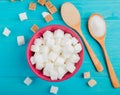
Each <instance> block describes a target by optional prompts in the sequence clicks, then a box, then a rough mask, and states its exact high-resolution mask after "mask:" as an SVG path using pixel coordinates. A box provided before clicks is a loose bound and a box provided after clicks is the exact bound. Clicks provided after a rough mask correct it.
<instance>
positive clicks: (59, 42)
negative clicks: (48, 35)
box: [55, 38, 62, 46]
mask: <svg viewBox="0 0 120 95" xmlns="http://www.w3.org/2000/svg"><path fill="white" fill-rule="evenodd" d="M61 41H62V39H61V38H59V39H55V44H56V45H59V46H60V45H61Z"/></svg>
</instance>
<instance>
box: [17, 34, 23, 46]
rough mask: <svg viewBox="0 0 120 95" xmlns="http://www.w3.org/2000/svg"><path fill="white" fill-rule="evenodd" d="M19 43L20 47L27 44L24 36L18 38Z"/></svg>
mask: <svg viewBox="0 0 120 95" xmlns="http://www.w3.org/2000/svg"><path fill="white" fill-rule="evenodd" d="M17 43H18V46H21V45H24V44H25V38H24V36H17Z"/></svg>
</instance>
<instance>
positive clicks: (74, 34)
mask: <svg viewBox="0 0 120 95" xmlns="http://www.w3.org/2000/svg"><path fill="white" fill-rule="evenodd" d="M56 29H61V30H63V31H64V32H65V33H69V34H71V35H72V36H73V37H76V38H77V39H78V41H79V43H81V44H82V41H81V40H80V37H79V36H78V35H77V34H76V33H75V32H74V31H73V30H71V29H69V28H67V27H65V26H61V25H50V26H46V27H44V28H42V29H40V30H39V31H38V32H36V33H35V34H34V35H33V37H32V38H31V39H30V41H29V44H28V47H27V60H28V63H29V66H30V68H31V69H32V71H33V72H34V73H35V74H36V75H37V76H38V77H40V78H42V79H44V80H47V81H50V82H59V81H63V80H66V79H68V78H70V77H72V76H73V75H74V74H75V73H76V72H77V71H78V70H79V68H80V66H81V64H82V62H83V58H84V49H83V44H82V51H81V52H80V53H79V56H80V61H79V62H78V63H76V69H75V71H74V72H73V73H72V74H71V73H67V74H66V75H65V76H64V77H63V78H62V79H61V80H51V79H50V78H49V77H47V76H45V75H43V73H42V71H39V70H37V69H36V68H35V65H32V63H31V61H30V57H31V56H32V55H33V54H34V53H33V52H31V51H30V48H31V45H32V44H33V42H34V40H35V39H36V38H39V37H41V36H42V35H43V33H44V32H45V31H46V30H50V31H54V30H56Z"/></svg>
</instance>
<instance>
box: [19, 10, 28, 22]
mask: <svg viewBox="0 0 120 95" xmlns="http://www.w3.org/2000/svg"><path fill="white" fill-rule="evenodd" d="M19 18H20V20H21V21H24V20H27V19H28V17H27V14H26V12H23V13H20V14H19Z"/></svg>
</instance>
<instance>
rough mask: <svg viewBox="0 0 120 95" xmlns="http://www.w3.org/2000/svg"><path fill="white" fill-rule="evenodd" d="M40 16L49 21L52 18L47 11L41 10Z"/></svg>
mask: <svg viewBox="0 0 120 95" xmlns="http://www.w3.org/2000/svg"><path fill="white" fill-rule="evenodd" d="M42 16H43V18H44V19H45V21H46V22H50V21H52V20H53V17H52V15H51V14H50V13H48V12H42Z"/></svg>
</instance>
